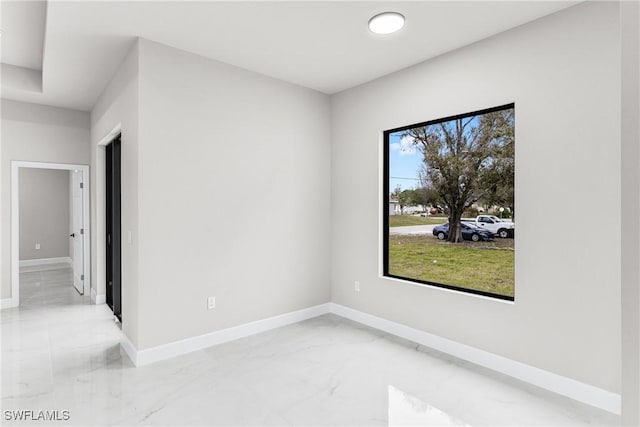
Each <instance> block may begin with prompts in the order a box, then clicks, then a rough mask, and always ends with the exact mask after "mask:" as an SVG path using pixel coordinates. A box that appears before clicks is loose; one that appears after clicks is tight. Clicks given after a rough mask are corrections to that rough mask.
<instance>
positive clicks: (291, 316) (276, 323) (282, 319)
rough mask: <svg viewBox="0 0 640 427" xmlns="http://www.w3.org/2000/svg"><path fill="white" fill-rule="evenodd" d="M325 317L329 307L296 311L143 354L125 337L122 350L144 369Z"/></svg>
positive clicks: (319, 306) (146, 350)
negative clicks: (244, 338)
mask: <svg viewBox="0 0 640 427" xmlns="http://www.w3.org/2000/svg"><path fill="white" fill-rule="evenodd" d="M327 313H329V303H326V304H320V305H316V306H314V307H309V308H305V309H302V310H298V311H292V312H290V313H285V314H281V315H278V316H274V317H269V318H267V319H262V320H257V321H255V322H250V323H245V324H244V325H239V326H234V327H232V328H227V329H222V330H220V331H215V332H211V333H208V334H204V335H199V336H196V337H191V338H186V339H183V340H180V341H175V342H172V343H169V344H164V345H160V346H157V347H152V348H148V349H144V350H136V348H135V347H134V346H133V344H131V342H130V341H129V340H128V339H126V337H125V338H123V342H122V347H123V348H124V350H125V352H126V353H127V354H128V355H129V358H130V359H131V361H132V362H133V363H134V364H135V365H136V366H143V365H147V364H149V363H154V362H158V361H160V360H164V359H169V358H172V357H175V356H180V355H182V354H186V353H191V352H193V351H196V350H201V349H203V348H207V347H211V346H214V345H217V344H222V343H225V342H229V341H234V340H237V339H239V338H243V337H246V336H249V335H254V334H259V333H260V332H265V331H268V330H271V329H275V328H279V327H281V326H286V325H290V324H292V323H298V322H301V321H303V320H307V319H311V318H313V317H317V316H320V315H322V314H327ZM125 339H126V341H125Z"/></svg>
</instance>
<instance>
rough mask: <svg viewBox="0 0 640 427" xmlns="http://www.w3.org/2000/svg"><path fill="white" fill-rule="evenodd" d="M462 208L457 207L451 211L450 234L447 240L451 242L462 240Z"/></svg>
mask: <svg viewBox="0 0 640 427" xmlns="http://www.w3.org/2000/svg"><path fill="white" fill-rule="evenodd" d="M460 218H462V209H455V210H451V211H450V212H449V236H448V237H447V241H448V242H451V243H459V242H462V227H460Z"/></svg>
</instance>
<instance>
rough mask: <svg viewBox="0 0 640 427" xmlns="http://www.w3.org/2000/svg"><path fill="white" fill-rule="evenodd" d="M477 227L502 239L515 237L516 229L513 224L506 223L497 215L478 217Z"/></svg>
mask: <svg viewBox="0 0 640 427" xmlns="http://www.w3.org/2000/svg"><path fill="white" fill-rule="evenodd" d="M475 225H476V226H478V227H480V228H482V229H484V230H488V231H490V232H492V233H494V234H497V235H498V236H500V237H502V238H506V237H513V235H514V232H515V228H516V225H515V224H514V223H513V222H511V221H505V220H503V219H500V218H498V217H497V216H495V215H478V216H477V217H476V221H475Z"/></svg>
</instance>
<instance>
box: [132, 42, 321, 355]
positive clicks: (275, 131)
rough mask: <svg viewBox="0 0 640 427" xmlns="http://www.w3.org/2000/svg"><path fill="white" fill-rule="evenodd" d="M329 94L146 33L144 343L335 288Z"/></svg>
mask: <svg viewBox="0 0 640 427" xmlns="http://www.w3.org/2000/svg"><path fill="white" fill-rule="evenodd" d="M329 107H330V105H329V97H328V96H326V95H323V94H320V93H318V92H315V91H312V90H309V89H305V88H301V87H299V86H295V85H292V84H289V83H284V82H282V81H278V80H275V79H271V78H268V77H265V76H262V75H259V74H256V73H252V72H249V71H245V70H242V69H239V68H236V67H233V66H230V65H226V64H223V63H220V62H217V61H213V60H209V59H205V58H203V57H200V56H196V55H193V54H189V53H186V52H184V51H180V50H177V49H173V48H170V47H167V46H163V45H160V44H157V43H153V42H149V41H146V40H141V41H140V108H139V112H140V136H139V144H140V152H139V155H140V168H139V195H140V197H139V215H140V219H141V220H140V223H139V229H138V230H137V231H134V234H137V236H138V237H137V240H138V242H139V285H140V299H139V319H140V331H139V342H138V348H139V349H144V348H149V347H152V346H156V345H160V344H164V343H167V342H171V341H175V340H178V339H182V338H186V337H190V336H194V335H199V334H204V333H207V332H212V331H215V330H218V329H222V328H226V327H230V326H235V325H239V324H244V323H247V322H250V321H254V320H259V319H263V318H267V317H270V316H274V315H278V314H282V313H287V312H290V311H293V310H298V309H302V308H306V307H310V306H314V305H317V304H321V303H325V302H328V301H329V299H330V287H329V271H330V266H329V239H330V227H329V217H330V210H329V201H330V195H329V190H330V175H329V173H330V165H329V161H330V141H329V138H330V131H329V129H330V122H329V117H330V112H329ZM125 185H126V180H125ZM124 228H125V230H126V229H127V228H126V226H125V227H124ZM123 286H126V284H124V285H123ZM208 296H215V297H216V299H217V308H216V309H215V310H210V311H208V310H207V308H206V300H207V297H208Z"/></svg>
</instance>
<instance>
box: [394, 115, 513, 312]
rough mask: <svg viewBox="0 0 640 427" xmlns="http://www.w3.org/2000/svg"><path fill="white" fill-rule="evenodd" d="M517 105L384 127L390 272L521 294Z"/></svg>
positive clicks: (501, 294)
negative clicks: (518, 276) (517, 277)
mask: <svg viewBox="0 0 640 427" xmlns="http://www.w3.org/2000/svg"><path fill="white" fill-rule="evenodd" d="M514 181H515V106H514V104H509V105H503V106H499V107H495V108H490V109H486V110H482V111H475V112H471V113H465V114H460V115H457V116H453V117H446V118H442V119H437V120H432V121H428V122H424V123H418V124H414V125H409V126H404V127H402V128H397V129H391V130H388V131H385V132H384V197H383V200H384V206H383V210H384V229H383V236H384V239H383V241H384V245H383V246H384V247H383V251H384V252H383V255H384V256H383V262H384V265H383V270H384V275H385V276H387V277H392V278H397V279H404V280H409V281H413V282H417V283H421V284H427V285H433V286H439V287H444V288H449V289H455V290H461V291H466V292H470V293H475V294H480V295H485V296H490V297H495V298H500V299H506V300H514V296H515V290H514V284H515V280H514V279H515V274H514V260H515V213H516V211H515V203H514V184H515V182H514Z"/></svg>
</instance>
